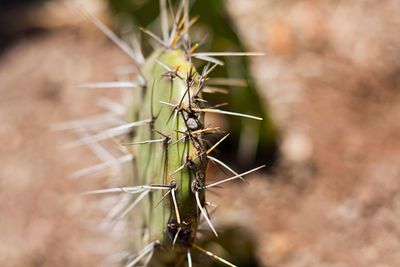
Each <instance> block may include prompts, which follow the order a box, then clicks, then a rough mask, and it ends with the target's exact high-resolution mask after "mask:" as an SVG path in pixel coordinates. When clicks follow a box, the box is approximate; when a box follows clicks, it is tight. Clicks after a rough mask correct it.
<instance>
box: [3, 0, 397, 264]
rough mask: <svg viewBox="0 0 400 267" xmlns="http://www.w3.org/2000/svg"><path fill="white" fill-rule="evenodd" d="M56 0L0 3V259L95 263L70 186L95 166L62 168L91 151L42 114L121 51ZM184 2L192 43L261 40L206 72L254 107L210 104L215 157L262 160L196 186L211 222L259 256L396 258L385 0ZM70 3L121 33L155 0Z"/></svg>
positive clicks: (66, 105) (389, 2)
mask: <svg viewBox="0 0 400 267" xmlns="http://www.w3.org/2000/svg"><path fill="white" fill-rule="evenodd" d="M71 2H72V1H68V0H64V1H63V0H52V1H51V0H47V1H40V0H37V1H32V0H31V1H28V0H26V1H21V0H20V1H15V0H9V1H6V0H3V1H1V2H0V122H1V123H0V138H1V140H2V144H1V146H0V212H1V216H0V237H1V238H0V265H2V266H95V265H96V264H98V263H99V262H100V261H101V260H102V258H103V257H104V255H107V253H108V252H111V251H113V246H114V245H115V243H113V241H110V240H109V239H108V238H107V237H106V236H105V235H104V234H103V233H102V232H101V231H100V230H99V229H98V228H97V227H94V225H95V223H96V222H97V220H98V219H99V218H101V216H103V214H101V212H100V211H99V210H98V208H97V206H96V205H95V204H92V203H90V202H88V201H86V200H85V199H84V198H80V197H77V194H78V193H80V192H83V191H85V190H87V189H88V188H93V187H96V186H97V187H99V186H101V185H102V184H104V183H105V181H106V178H104V177H102V176H100V177H91V178H84V179H80V180H71V179H69V176H70V174H71V173H73V172H74V171H76V170H79V169H80V168H84V167H87V166H90V165H92V164H96V163H98V160H97V159H96V158H95V157H94V156H93V155H92V154H91V152H90V151H89V150H87V149H86V148H77V149H69V150H65V149H61V148H60V147H62V145H63V144H64V143H67V142H70V141H71V140H74V138H76V137H74V135H73V134H72V133H69V132H55V131H52V126H53V125H54V124H56V123H58V122H61V121H66V120H71V119H77V118H81V117H83V116H88V115H93V114H97V113H99V112H103V111H104V108H103V107H101V105H100V106H99V105H98V98H99V95H103V96H107V97H108V98H110V99H116V100H117V99H118V98H119V93H118V92H116V91H111V90H102V91H100V92H93V91H82V90H80V89H79V88H78V85H79V84H82V83H86V82H100V81H113V80H116V79H117V78H118V77H117V74H116V73H117V72H118V70H120V69H121V68H122V67H124V66H126V65H128V64H130V61H129V59H128V58H127V57H126V56H125V55H124V53H122V52H121V51H120V50H119V49H118V48H117V47H116V46H115V45H114V44H112V43H111V42H110V41H109V40H108V39H107V38H106V37H105V36H104V34H103V33H101V32H100V31H99V30H98V29H96V28H95V27H94V26H93V25H92V23H91V22H90V21H88V20H87V19H86V18H85V17H84V16H82V14H80V13H79V12H78V11H77V9H76V6H75V5H74V4H72V3H71ZM197 2H198V3H195V4H194V5H193V6H192V14H193V15H200V16H201V19H200V21H199V28H198V32H199V35H201V32H202V31H203V32H207V33H208V34H209V35H210V38H209V40H210V41H209V42H206V43H205V47H206V48H209V49H210V50H211V49H212V50H215V51H222V50H225V51H258V52H260V51H261V52H265V53H266V55H265V56H264V57H254V58H250V59H249V60H248V61H246V60H243V59H240V60H239V61H236V62H235V61H233V62H227V64H228V66H232V67H229V68H228V70H229V69H231V70H232V69H233V70H232V71H231V72H230V73H217V74H216V75H219V76H224V75H227V76H230V77H237V78H242V79H248V80H249V86H248V87H246V88H236V87H232V88H229V89H230V91H231V93H232V95H233V96H231V98H230V99H229V102H231V103H232V105H231V109H232V110H235V111H238V110H240V111H242V112H245V113H251V114H261V115H262V116H264V117H265V118H266V120H265V121H264V122H263V124H261V125H256V126H254V127H253V126H251V124H250V126H249V124H244V123H243V122H242V121H229V120H226V119H224V118H222V117H215V118H213V121H214V123H221V125H224V126H226V128H227V129H229V130H231V131H233V135H232V140H231V141H230V143H228V144H227V145H225V147H222V148H221V149H220V151H219V154H218V155H220V158H224V159H226V160H227V161H229V162H230V163H231V164H232V166H234V168H235V169H238V170H241V169H246V168H251V167H254V166H255V165H257V164H259V163H267V164H268V170H267V171H266V172H264V173H259V174H254V175H253V176H252V177H251V178H250V179H249V182H250V184H249V185H248V186H244V185H243V184H241V183H231V184H226V186H224V189H223V190H221V191H218V193H219V194H210V195H209V197H210V199H211V201H212V202H214V203H217V204H219V206H220V208H219V209H218V211H217V212H216V213H215V214H214V216H215V220H216V222H217V223H218V225H224V224H227V225H228V224H232V223H235V225H236V226H242V227H244V228H246V229H247V231H248V235H249V236H251V237H253V238H254V242H255V244H256V245H255V250H256V255H257V258H258V259H259V260H260V262H261V266H296V267H297V266H335V267H339V266H376V267H378V266H379V267H384V266H399V265H400V253H399V251H400V191H399V189H400V129H399V128H400V92H399V89H400V88H399V87H400V75H399V74H400V32H399V29H400V27H399V26H400V17H399V16H398V13H399V12H400V2H399V1H397V0H380V1H340V0H318V1H316V0H315V1H313V0H298V1H294V0H281V1H272V0H246V1H244V0H226V1H205V0H201V1H200V0H199V1H197ZM82 4H83V6H84V8H85V9H86V10H87V11H88V12H90V13H91V14H93V15H94V16H96V17H97V18H99V19H100V20H101V21H103V22H104V23H106V24H107V25H109V26H110V27H111V28H112V29H113V30H114V31H115V32H117V33H118V34H120V35H121V36H124V35H127V34H129V32H132V31H135V27H134V26H132V27H129V25H140V26H146V27H149V28H152V27H154V28H157V27H158V26H157V25H152V21H154V20H157V18H156V14H157V13H158V1H150V0H148V1H146V0H141V1H132V0H131V1H128V0H125V1H123V0H110V1H102V0H85V1H82ZM205 11H206V12H205ZM204 13H205V14H204ZM154 24H155V23H154ZM127 25H128V26H127ZM210 25H213V26H214V27H211V26H210ZM212 40H215V43H214V41H212ZM145 44H146V43H145ZM145 52H146V51H145ZM238 66H239V67H238ZM227 72H229V71H227ZM221 99H223V98H222V97H221V98H219V99H218V97H217V98H216V99H215V101H216V102H221V101H220V100H221ZM238 99H239V100H240V99H246V100H245V101H238ZM238 125H239V126H240V127H238ZM235 127H237V128H235ZM249 128H251V129H253V130H252V131H247V132H242V131H243V129H245V130H246V129H249ZM254 129H256V130H254ZM249 135H250V136H251V137H252V138H247V139H251V140H258V141H257V142H250V143H246V142H245V141H246V140H245V139H243V136H244V137H248V136H249ZM243 140H244V141H243ZM243 142H244V143H243ZM241 144H242V145H241ZM243 144H245V145H243ZM247 147H250V148H251V149H250V150H246V149H244V148H247ZM232 155H237V156H232ZM248 158H250V159H251V160H249V161H247V162H245V161H244V160H243V159H248ZM218 175H221V173H220V172H219V171H218V170H214V169H210V173H209V176H214V177H218Z"/></svg>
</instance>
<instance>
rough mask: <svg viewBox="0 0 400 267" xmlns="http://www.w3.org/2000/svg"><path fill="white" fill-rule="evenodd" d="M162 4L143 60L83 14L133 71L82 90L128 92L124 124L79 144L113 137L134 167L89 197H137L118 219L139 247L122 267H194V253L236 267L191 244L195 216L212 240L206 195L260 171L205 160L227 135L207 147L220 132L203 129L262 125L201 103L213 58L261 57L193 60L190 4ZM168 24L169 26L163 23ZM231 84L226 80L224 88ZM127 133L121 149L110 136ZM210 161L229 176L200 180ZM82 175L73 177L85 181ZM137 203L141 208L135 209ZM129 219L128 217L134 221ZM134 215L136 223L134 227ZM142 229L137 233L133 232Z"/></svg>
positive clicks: (194, 48)
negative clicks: (228, 119) (216, 116)
mask: <svg viewBox="0 0 400 267" xmlns="http://www.w3.org/2000/svg"><path fill="white" fill-rule="evenodd" d="M169 5H170V6H169V8H170V11H171V12H169V10H168V7H167V2H166V0H160V12H161V14H160V17H161V23H162V37H161V38H160V37H158V36H156V35H155V34H153V33H152V32H150V31H149V30H147V29H141V30H142V31H143V32H144V33H145V34H147V35H149V36H150V37H151V38H152V39H153V41H155V42H156V43H157V45H158V46H159V48H156V49H155V51H153V52H152V53H151V55H150V56H149V57H148V58H147V59H146V60H144V59H143V56H142V55H141V53H140V49H132V48H130V47H129V46H128V45H127V44H126V43H124V42H123V41H122V40H120V39H119V38H118V37H117V36H116V35H115V34H114V33H113V32H112V31H110V30H109V29H108V28H106V26H105V25H103V24H102V23H101V22H100V21H98V20H97V19H96V18H94V17H92V16H91V15H89V14H87V13H85V15H86V16H88V17H89V18H90V19H91V20H92V21H93V22H94V23H95V24H96V25H97V26H98V28H100V29H101V30H102V31H103V32H104V33H105V34H106V35H107V36H108V37H110V38H111V40H112V41H114V42H115V43H116V44H117V45H118V46H119V47H120V48H121V49H122V50H123V51H124V52H125V53H126V54H127V55H128V56H130V57H131V58H132V59H133V63H134V66H135V67H136V68H137V71H138V73H139V74H138V77H137V81H122V82H111V83H99V84H87V85H84V87H91V88H105V87H126V88H132V90H133V92H132V95H133V99H132V104H131V105H130V107H129V108H128V115H127V116H128V117H129V120H130V121H128V122H127V123H126V124H123V125H120V126H117V127H113V128H111V129H108V130H105V131H102V132H100V133H99V134H97V135H95V136H86V137H83V139H82V140H83V143H85V144H89V145H91V146H93V145H97V146H99V144H97V143H96V142H97V141H100V140H103V139H107V138H112V139H113V140H114V141H116V142H117V143H118V144H119V145H120V146H121V148H123V149H125V150H126V151H127V152H128V155H126V156H123V157H121V158H119V160H117V161H119V162H132V163H133V164H131V165H130V166H131V167H132V172H133V173H134V175H133V176H134V179H133V181H132V182H131V184H130V185H125V186H124V187H116V188H107V189H100V190H94V191H90V192H88V194H109V193H122V194H130V195H133V196H134V197H135V199H134V200H133V201H132V203H129V204H128V205H127V206H126V207H125V209H124V210H121V212H120V214H119V216H118V218H117V219H118V220H121V219H122V218H124V217H125V219H126V220H127V221H129V222H130V223H129V224H128V225H130V226H129V227H133V226H132V225H136V228H135V229H138V230H137V231H141V232H140V236H141V240H131V241H130V243H131V244H130V247H134V248H136V249H137V250H138V253H137V254H136V255H135V257H133V258H129V259H127V260H126V262H125V263H126V266H136V264H139V263H141V264H144V265H148V264H149V263H151V266H169V265H171V266H180V265H183V264H187V265H189V266H192V259H191V250H192V249H193V248H195V249H197V250H199V251H201V252H204V253H206V254H207V255H209V256H211V257H213V258H214V259H216V260H218V261H219V262H222V263H224V264H226V265H229V266H235V265H233V263H230V262H228V261H226V260H224V259H222V258H220V257H218V256H216V255H214V254H213V253H211V252H208V251H205V250H204V249H203V248H201V247H200V246H199V245H197V243H196V234H197V230H198V225H199V221H200V218H201V217H204V218H205V220H206V222H207V224H208V225H209V227H210V229H211V230H212V232H213V233H214V235H215V236H218V233H217V231H216V229H215V227H214V226H213V224H212V223H211V220H210V218H209V214H208V212H207V207H206V203H207V202H206V201H205V198H206V194H205V191H206V189H207V188H210V187H214V186H217V185H219V184H221V183H224V182H228V181H231V180H234V179H238V178H240V179H243V176H245V175H247V174H249V173H252V172H254V171H256V170H258V169H261V168H263V167H264V165H263V166H260V167H258V168H255V169H252V170H250V171H247V172H245V173H242V174H238V173H236V172H235V171H234V170H232V169H231V168H230V167H229V166H227V165H226V164H225V163H224V162H222V161H221V160H219V159H216V158H214V157H212V156H211V155H210V153H211V151H213V150H214V149H215V148H216V147H217V146H218V145H219V144H220V143H221V142H223V140H224V139H225V138H227V137H228V135H229V134H227V135H225V136H224V137H223V138H222V139H220V140H219V141H218V142H216V143H215V144H208V142H207V141H206V140H205V136H206V135H209V134H213V133H217V132H219V130H218V127H206V126H205V125H204V117H205V116H206V114H207V113H221V114H226V115H231V116H240V117H244V118H247V119H255V120H262V118H259V117H255V116H251V115H246V114H241V113H235V112H228V111H223V110H220V109H218V107H216V106H214V107H209V106H208V105H207V101H205V100H204V99H202V91H204V90H206V89H208V88H207V81H208V78H209V74H210V73H211V72H212V71H213V70H214V69H215V68H217V67H220V66H221V65H223V63H222V61H220V60H218V59H216V58H215V57H218V56H251V55H259V53H229V52H221V53H198V52H196V51H197V49H199V48H198V43H194V44H192V43H191V41H190V36H189V29H190V27H191V26H192V25H193V24H194V23H195V21H196V18H194V19H189V14H188V13H189V12H188V11H189V3H188V1H185V0H182V1H181V2H180V4H179V6H178V8H177V11H176V12H175V13H173V12H172V5H171V3H170V2H169ZM169 15H170V16H171V18H170V20H172V21H173V23H172V25H171V27H169V24H168V22H169V21H170V20H169V19H168V16H169ZM194 59H197V60H202V61H203V62H205V63H206V64H205V65H204V66H203V67H202V69H201V71H200V70H198V69H197V68H196V67H195V65H194V62H193V61H194ZM228 82H229V81H228ZM122 134H127V135H128V136H129V141H128V142H125V143H123V142H122V141H121V140H117V139H116V138H115V137H116V136H119V135H122ZM208 161H213V162H214V163H215V164H218V165H221V166H222V167H223V168H225V169H227V170H228V171H229V172H230V173H232V175H233V176H232V177H230V178H227V179H224V180H222V181H219V182H216V183H212V184H209V183H207V179H206V168H207V163H208ZM83 174H84V172H83V173H82V172H80V173H78V176H79V175H83ZM139 203H140V207H141V209H140V211H139V208H136V209H135V210H133V208H134V207H135V206H136V205H137V204H139ZM133 214H134V215H133ZM138 214H140V218H141V219H140V220H138V218H139V216H137V215H138ZM139 229H140V230H139Z"/></svg>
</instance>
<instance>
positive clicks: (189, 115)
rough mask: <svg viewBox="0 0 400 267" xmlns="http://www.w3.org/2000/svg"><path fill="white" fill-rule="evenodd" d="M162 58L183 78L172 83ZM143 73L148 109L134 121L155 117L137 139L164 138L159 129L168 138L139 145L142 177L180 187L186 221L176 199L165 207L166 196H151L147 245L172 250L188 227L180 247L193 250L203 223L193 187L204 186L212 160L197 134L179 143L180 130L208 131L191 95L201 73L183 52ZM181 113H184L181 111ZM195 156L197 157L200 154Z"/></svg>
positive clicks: (158, 55) (150, 63) (152, 60)
mask: <svg viewBox="0 0 400 267" xmlns="http://www.w3.org/2000/svg"><path fill="white" fill-rule="evenodd" d="M156 59H157V60H158V61H159V62H162V63H163V64H165V65H167V66H168V67H169V68H170V69H172V70H176V69H177V68H179V72H178V73H179V74H180V75H179V76H181V77H182V78H179V77H175V78H173V79H172V78H171V77H168V75H165V74H166V72H167V70H166V69H165V68H164V67H163V66H161V65H160V64H159V63H157V62H156ZM142 73H143V76H144V78H145V80H146V81H147V88H146V89H145V90H144V93H143V107H142V108H140V110H138V111H134V113H137V116H133V117H136V118H138V120H145V119H149V118H150V119H151V118H152V116H154V117H153V120H152V122H151V123H149V125H148V126H144V127H141V128H140V129H139V130H138V132H137V135H136V136H135V139H134V140H135V141H142V140H154V139H157V138H160V137H161V138H163V136H161V135H160V134H158V133H156V132H155V131H153V130H157V131H158V132H160V133H162V134H164V135H165V136H168V138H165V141H164V142H163V143H151V144H148V145H141V146H140V147H139V149H138V151H137V156H136V163H137V169H138V177H139V179H140V183H141V184H159V185H170V184H174V185H176V199H177V203H178V210H179V217H180V218H179V220H180V223H178V218H177V214H176V212H175V210H174V205H173V199H172V196H169V197H168V198H165V200H164V201H163V205H159V206H157V207H154V206H155V203H156V202H157V201H158V200H159V199H161V198H162V196H163V194H164V193H165V192H162V191H159V190H158V191H153V192H152V193H151V194H150V195H149V199H150V201H149V205H148V207H145V209H146V210H148V214H147V216H146V217H147V218H148V220H147V221H148V222H147V228H146V230H145V231H146V232H145V233H144V236H145V237H146V239H147V240H145V243H149V242H151V241H153V240H160V241H162V243H163V245H164V246H168V244H169V245H170V244H171V241H173V239H174V238H175V234H176V231H177V229H178V228H179V227H182V230H180V233H179V235H178V237H177V240H176V243H179V244H182V245H183V246H189V245H190V243H191V242H193V240H194V238H195V236H196V231H197V226H198V223H199V212H198V207H197V204H196V199H195V195H194V193H193V191H192V185H193V184H194V182H196V183H198V184H199V185H204V182H205V169H206V166H207V157H206V155H205V153H203V152H205V146H204V144H203V142H202V140H201V139H200V138H198V137H197V136H194V135H193V136H191V137H190V138H189V137H188V138H184V140H181V141H180V142H178V143H176V144H174V143H175V142H177V141H178V140H179V139H180V138H181V137H182V134H181V133H179V132H177V131H181V132H186V133H188V134H190V133H191V132H193V131H198V130H201V129H203V116H202V115H201V114H199V113H198V112H195V111H193V110H192V107H196V108H198V106H197V104H196V102H195V101H193V100H195V99H193V100H189V97H192V96H193V95H194V93H195V91H196V87H197V82H196V81H195V80H194V78H193V81H188V79H192V78H191V77H195V76H197V74H196V73H195V71H194V69H193V68H192V73H191V74H190V67H189V62H188V60H187V59H186V56H185V53H184V52H183V51H182V50H171V51H163V50H158V51H155V52H154V53H153V54H152V55H151V56H150V57H149V58H148V59H147V62H146V63H145V65H144V66H143V69H142ZM188 86H189V87H190V89H189V90H190V93H189V94H188V93H187V88H188ZM183 95H185V97H184V98H182V96H183ZM181 100H183V101H181ZM160 101H163V102H167V103H173V104H176V105H179V103H180V102H182V104H181V105H180V107H177V108H174V107H171V106H168V105H166V104H162V103H161V102H160ZM151 109H153V111H152V110H151ZM177 109H180V110H179V112H178V111H177ZM174 110H176V111H177V112H176V113H177V115H176V119H175V120H174V119H173V116H174V115H172V116H171V114H174V112H175V111H174ZM152 113H153V114H152ZM135 115H136V114H135ZM172 144H174V145H172ZM167 147H168V148H167ZM198 154H199V155H200V154H202V155H200V156H199V157H197V159H195V160H193V159H192V160H190V161H189V160H188V158H189V157H190V155H198ZM192 157H193V158H195V157H196V156H192ZM185 163H186V166H185V167H184V168H183V169H182V170H180V171H178V172H177V173H175V174H174V175H171V176H170V175H169V174H171V173H173V172H174V171H175V170H177V169H179V168H180V167H181V166H182V165H183V164H185ZM200 200H201V201H203V200H204V190H201V194H200ZM145 223H146V222H145ZM183 229H184V230H183Z"/></svg>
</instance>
